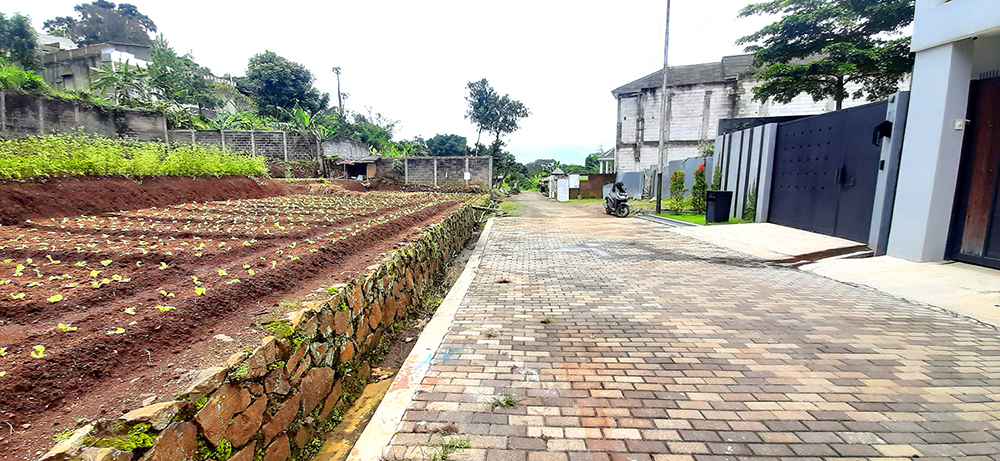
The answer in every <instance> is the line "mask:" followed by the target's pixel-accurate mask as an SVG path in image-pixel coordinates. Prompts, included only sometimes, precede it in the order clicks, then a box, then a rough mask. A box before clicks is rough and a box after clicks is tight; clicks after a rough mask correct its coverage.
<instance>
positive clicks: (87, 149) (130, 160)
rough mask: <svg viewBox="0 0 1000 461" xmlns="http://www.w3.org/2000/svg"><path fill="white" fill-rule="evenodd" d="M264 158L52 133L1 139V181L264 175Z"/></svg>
mask: <svg viewBox="0 0 1000 461" xmlns="http://www.w3.org/2000/svg"><path fill="white" fill-rule="evenodd" d="M266 174H267V165H266V164H265V162H264V158H263V157H252V156H249V155H243V154H237V153H233V152H230V151H226V150H222V149H219V148H217V147H207V146H202V145H180V144H176V145H171V146H166V145H164V144H160V143H152V142H139V141H129V140H113V139H106V138H99V137H89V136H71V135H49V136H42V137H28V138H21V139H9V140H4V141H0V179H30V178H38V177H50V176H77V175H84V176H104V175H121V176H129V177H148V176H228V175H238V176H264V175H266Z"/></svg>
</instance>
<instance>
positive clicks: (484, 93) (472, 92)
mask: <svg viewBox="0 0 1000 461" xmlns="http://www.w3.org/2000/svg"><path fill="white" fill-rule="evenodd" d="M466 88H468V89H469V95H468V96H466V97H465V100H466V101H468V102H469V109H468V111H466V113H465V118H467V119H469V120H471V121H472V124H473V125H476V128H478V133H477V135H476V145H477V146H478V145H479V140H480V138H481V137H482V134H483V132H484V131H485V132H487V133H490V134H493V135H494V137H495V139H494V140H493V144H492V146H501V145H502V143H501V142H500V137H501V136H503V135H505V134H511V133H513V132H515V131H517V129H518V128H520V125H519V124H520V121H521V119H522V118H525V117H527V116H528V115H530V114H531V112H530V111H528V108H527V107H525V105H524V104H522V103H521V101H516V100H514V99H511V98H510V95H509V94H505V95H503V96H500V94H499V93H497V92H496V90H494V89H493V87H492V86H490V82H489V81H487V80H486V79H485V78H484V79H482V80H480V81H478V82H469V83H468V85H466Z"/></svg>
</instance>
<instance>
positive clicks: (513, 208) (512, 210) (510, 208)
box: [499, 202, 521, 216]
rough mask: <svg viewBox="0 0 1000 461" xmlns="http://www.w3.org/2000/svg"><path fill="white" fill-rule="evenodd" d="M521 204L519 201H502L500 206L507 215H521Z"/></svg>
mask: <svg viewBox="0 0 1000 461" xmlns="http://www.w3.org/2000/svg"><path fill="white" fill-rule="evenodd" d="M520 206H521V204H520V203H517V202H500V205H499V208H500V209H501V210H503V211H505V212H506V213H507V216H521V214H520V213H517V209H518V208H519V207H520Z"/></svg>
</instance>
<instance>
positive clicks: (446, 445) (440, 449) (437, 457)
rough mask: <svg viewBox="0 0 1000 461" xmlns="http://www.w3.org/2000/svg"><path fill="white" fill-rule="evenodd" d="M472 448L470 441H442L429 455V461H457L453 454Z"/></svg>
mask: <svg viewBox="0 0 1000 461" xmlns="http://www.w3.org/2000/svg"><path fill="white" fill-rule="evenodd" d="M469 448H472V444H470V443H469V441H468V440H463V439H446V440H441V441H440V442H438V444H437V445H436V446H435V447H434V449H433V450H431V452H430V453H429V454H428V455H427V461H448V460H451V459H455V458H453V457H452V454H453V453H455V452H456V451H458V450H466V449H469Z"/></svg>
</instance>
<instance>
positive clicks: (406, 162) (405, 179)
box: [403, 157, 410, 184]
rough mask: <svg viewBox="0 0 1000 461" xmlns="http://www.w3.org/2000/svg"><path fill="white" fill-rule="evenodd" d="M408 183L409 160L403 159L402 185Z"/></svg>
mask: <svg viewBox="0 0 1000 461" xmlns="http://www.w3.org/2000/svg"><path fill="white" fill-rule="evenodd" d="M409 183H410V159H408V158H406V157H403V184H409Z"/></svg>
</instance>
